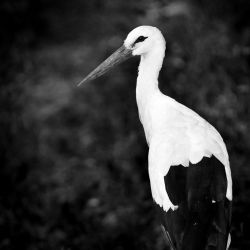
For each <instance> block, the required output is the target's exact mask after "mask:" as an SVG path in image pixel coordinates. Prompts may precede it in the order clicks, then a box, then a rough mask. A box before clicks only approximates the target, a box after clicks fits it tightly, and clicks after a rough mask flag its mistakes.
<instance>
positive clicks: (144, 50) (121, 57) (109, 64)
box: [78, 26, 165, 86]
mask: <svg viewBox="0 0 250 250" xmlns="http://www.w3.org/2000/svg"><path fill="white" fill-rule="evenodd" d="M158 46H161V47H163V48H164V49H165V40H164V38H163V36H162V34H161V32H160V30H159V29H157V28H155V27H152V26H139V27H137V28H135V29H133V30H132V31H131V32H130V33H129V34H128V36H127V38H126V39H125V41H124V43H123V45H122V46H121V47H120V48H119V49H118V50H116V51H115V52H114V53H113V54H112V55H111V56H109V57H108V58H107V59H106V60H105V61H104V62H102V63H101V64H100V65H99V66H98V67H97V68H96V69H94V70H93V71H92V72H91V73H90V74H88V75H87V76H86V77H85V78H84V79H83V80H82V81H81V82H80V83H78V86H79V85H81V84H82V83H85V82H87V81H91V80H94V79H96V78H98V77H99V76H101V75H103V74H105V73H106V72H108V71H109V70H110V69H111V68H113V67H114V66H115V65H118V64H119V63H121V62H123V61H125V60H127V59H128V58H130V57H132V56H143V55H146V54H148V53H150V51H153V50H154V48H156V47H158Z"/></svg>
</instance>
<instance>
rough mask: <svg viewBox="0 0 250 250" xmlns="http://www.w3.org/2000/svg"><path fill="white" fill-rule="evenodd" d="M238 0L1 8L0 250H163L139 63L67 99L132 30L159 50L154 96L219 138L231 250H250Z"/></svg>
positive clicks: (245, 85)
mask: <svg viewBox="0 0 250 250" xmlns="http://www.w3.org/2000/svg"><path fill="white" fill-rule="evenodd" d="M249 11H250V4H249V1H247V0H240V1H236V0H230V1H228V0H221V1H209V0H202V1H197V0H182V1H166V0H165V1H163V0H157V1H153V0H145V1H137V2H136V1H132V0H127V1H122V0H117V1H111V0H108V1H101V0H93V1H80V0H72V1H70V2H69V1H59V0H55V1H49V0H37V1H31V0H19V1H17V0H12V1H8V0H2V1H1V3H0V26H1V33H2V36H1V37H2V39H1V48H0V55H1V65H0V79H1V86H0V88H1V89H0V125H1V130H0V154H1V158H0V159H1V168H0V186H1V187H0V235H1V237H0V249H27V250H29V249H64V250H67V249H163V248H164V242H163V239H162V237H161V232H160V229H159V226H158V222H157V218H156V216H155V211H154V208H153V204H152V198H151V193H150V187H149V179H148V174H147V146H146V143H145V139H144V134H143V129H142V127H141V125H140V123H139V119H138V115H137V107H136V102H135V79H136V73H137V70H136V67H137V65H138V59H132V60H131V61H129V62H127V63H124V64H123V65H121V66H119V67H118V68H117V69H116V70H114V71H112V73H109V74H107V75H106V76H104V77H102V78H100V79H98V80H96V81H95V82H92V83H91V84H88V85H85V86H82V87H81V88H76V83H77V82H78V81H79V80H80V79H81V77H83V76H84V75H86V74H87V73H88V72H89V71H90V70H92V69H93V68H94V67H95V66H96V65H97V64H98V63H99V62H101V61H102V60H103V59H104V58H105V57H106V56H108V55H109V54H110V53H111V52H112V51H113V50H114V49H116V48H117V47H119V46H120V44H121V43H122V40H123V39H124V38H125V36H126V34H127V33H128V32H129V31H130V30H131V29H132V28H134V27H136V26H138V25H143V24H148V25H154V26H157V27H159V28H160V29H161V30H162V32H163V33H164V36H165V37H166V40H167V51H166V60H165V62H164V65H163V70H162V72H161V75H160V82H161V83H160V88H161V90H162V91H163V92H164V93H166V94H169V95H170V96H172V97H174V98H175V99H176V100H178V101H180V102H181V103H183V104H185V105H187V106H189V107H191V108H193V109H194V110H196V111H197V112H198V113H199V114H201V115H202V116H204V117H205V118H206V119H207V120H208V121H210V122H211V123H212V124H214V125H215V127H216V128H218V130H219V131H220V132H221V134H222V136H223V138H224V139H225V142H226V144H227V147H228V150H229V155H230V161H231V167H232V173H233V179H234V211H233V225H232V245H231V249H238V250H239V249H248V247H249V246H250V240H249V237H247V235H246V234H247V231H248V229H249V223H250V216H249V213H248V211H249V209H250V200H249V198H248V197H250V170H249V161H250V154H249V152H250V141H249V136H248V129H249V125H250V121H249V107H250V99H249V94H250V84H249V77H250V76H249V62H250V60H249V54H250V47H249V41H250V27H249V24H250V23H249V20H250V19H249V17H248V16H249Z"/></svg>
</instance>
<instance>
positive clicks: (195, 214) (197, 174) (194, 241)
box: [157, 156, 232, 250]
mask: <svg viewBox="0 0 250 250" xmlns="http://www.w3.org/2000/svg"><path fill="white" fill-rule="evenodd" d="M165 185H166V190H167V192H168V195H169V197H170V200H171V201H172V202H173V203H174V204H177V205H178V206H179V208H178V209H177V210H176V211H172V210H171V209H170V210H169V211H168V212H167V213H166V212H165V211H163V210H162V208H160V207H159V206H157V207H158V210H159V212H160V215H161V223H162V224H163V225H164V228H165V230H166V231H167V232H168V234H169V235H170V238H171V242H172V245H173V248H174V249H177V250H203V249H204V250H226V246H227V240H228V234H229V230H230V224H231V206H232V204H231V202H230V201H229V200H228V199H227V198H226V189H227V179H226V174H225V168H224V166H223V165H222V164H221V163H220V162H219V161H218V160H217V159H216V158H215V157H214V156H212V157H211V158H206V157H204V158H203V159H202V161H200V162H199V163H198V164H194V165H192V164H190V166H189V167H183V166H181V165H180V166H172V167H171V168H170V170H169V172H168V174H167V176H166V177H165ZM212 201H213V202H212Z"/></svg>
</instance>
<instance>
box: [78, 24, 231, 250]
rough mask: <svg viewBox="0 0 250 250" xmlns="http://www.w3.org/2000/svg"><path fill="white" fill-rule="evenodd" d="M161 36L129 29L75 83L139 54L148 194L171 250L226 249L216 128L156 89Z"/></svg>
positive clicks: (227, 189) (223, 153)
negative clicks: (105, 56) (118, 45)
mask: <svg viewBox="0 0 250 250" xmlns="http://www.w3.org/2000/svg"><path fill="white" fill-rule="evenodd" d="M164 55H165V39H164V37H163V35H162V33H161V32H160V31H159V30H158V29H157V28H155V27H151V26H140V27H137V28H135V29H134V30H132V31H131V32H130V33H129V34H128V36H127V38H126V39H125V41H124V44H123V46H122V47H121V48H119V49H118V50H117V51H116V52H114V53H113V54H112V55H111V56H110V57H109V58H108V59H106V60H105V61H104V62H103V63H102V64H100V65H99V66H98V67H97V68H96V69H95V70H93V71H92V72H91V73H90V74H89V75H88V76H87V77H85V78H84V79H83V80H82V81H81V82H80V83H79V85H80V84H82V83H83V82H86V81H89V80H93V79H95V78H97V77H99V76H101V75H103V74H104V73H105V72H107V71H108V70H109V69H111V68H112V67H113V66H114V65H116V64H118V63H120V62H122V61H124V60H125V59H127V58H129V57H131V56H140V57H141V60H140V66H139V70H138V71H139V72H138V77H137V86H136V100H137V105H138V111H139V117H140V121H141V123H142V125H143V128H144V131H145V136H146V140H147V143H148V146H149V155H148V171H149V178H150V185H151V191H152V197H153V200H154V201H155V203H156V205H157V208H158V210H159V211H160V214H161V223H162V229H163V232H164V235H165V239H166V240H167V242H168V245H169V248H170V249H171V250H175V249H177V250H203V249H204V250H215V249H216V250H225V249H228V247H229V244H230V233H229V231H230V223H231V222H230V221H231V206H232V178H231V170H230V165H229V159H228V153H227V149H226V146H225V144H224V142H223V139H222V137H221V136H220V134H219V133H218V131H217V130H216V129H215V128H214V127H213V126H212V125H210V124H209V123H208V122H207V121H206V120H204V119H203V118H202V117H200V116H199V115H198V114H197V113H195V112H194V111H192V110H191V109H189V108H187V107H186V106H184V105H182V104H180V103H178V102H177V101H175V100H174V99H173V98H171V97H169V96H166V95H164V94H162V93H161V91H160V90H159V88H158V75H159V71H160V69H161V67H162V62H163V58H164Z"/></svg>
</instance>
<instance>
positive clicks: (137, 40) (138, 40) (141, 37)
mask: <svg viewBox="0 0 250 250" xmlns="http://www.w3.org/2000/svg"><path fill="white" fill-rule="evenodd" d="M145 39H147V37H145V36H139V37H138V38H137V39H136V40H135V42H134V44H133V45H135V44H136V43H140V42H143V41H144V40H145Z"/></svg>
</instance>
